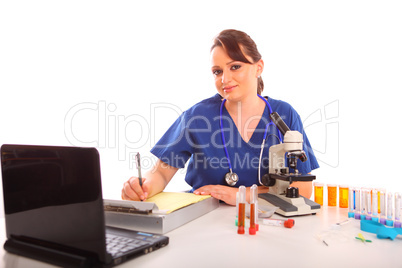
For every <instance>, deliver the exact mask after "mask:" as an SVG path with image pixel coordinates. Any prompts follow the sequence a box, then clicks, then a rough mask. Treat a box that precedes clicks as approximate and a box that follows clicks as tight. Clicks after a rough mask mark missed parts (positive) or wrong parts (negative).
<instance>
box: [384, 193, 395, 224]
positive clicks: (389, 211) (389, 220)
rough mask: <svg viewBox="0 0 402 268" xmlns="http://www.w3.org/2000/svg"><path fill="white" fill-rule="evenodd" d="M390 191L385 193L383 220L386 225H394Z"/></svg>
mask: <svg viewBox="0 0 402 268" xmlns="http://www.w3.org/2000/svg"><path fill="white" fill-rule="evenodd" d="M392 197H393V196H392V193H391V192H389V193H388V194H387V220H386V221H385V224H386V225H387V226H393V225H394V221H393V220H392V217H393V215H392V212H393V208H392V199H393V198H392Z"/></svg>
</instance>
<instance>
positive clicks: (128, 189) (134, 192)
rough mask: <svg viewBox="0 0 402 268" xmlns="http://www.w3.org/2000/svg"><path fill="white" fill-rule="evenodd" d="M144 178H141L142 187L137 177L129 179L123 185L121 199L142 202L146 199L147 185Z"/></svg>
mask: <svg viewBox="0 0 402 268" xmlns="http://www.w3.org/2000/svg"><path fill="white" fill-rule="evenodd" d="M145 182H146V178H142V187H141V186H140V181H139V179H138V178H137V177H131V178H130V179H128V181H126V182H125V183H124V185H123V189H122V190H121V198H122V199H123V200H132V201H144V200H146V199H147V198H148V193H149V189H148V184H147V183H145Z"/></svg>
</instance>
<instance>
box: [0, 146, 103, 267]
mask: <svg viewBox="0 0 402 268" xmlns="http://www.w3.org/2000/svg"><path fill="white" fill-rule="evenodd" d="M1 163H2V179H3V197H4V212H5V219H6V231H7V238H9V239H10V238H12V239H17V240H25V241H44V242H45V244H46V243H47V242H50V244H51V245H60V246H61V247H63V250H65V249H64V247H67V248H70V247H71V249H74V250H77V249H78V251H80V252H79V253H80V254H81V253H83V254H94V255H95V256H94V257H95V258H97V259H99V260H101V261H105V260H104V258H105V256H106V252H105V251H106V249H105V231H104V217H103V203H102V202H103V199H102V187H101V178H100V166H99V154H98V152H97V150H96V149H95V148H78V147H54V146H29V145H3V146H2V148H1Z"/></svg>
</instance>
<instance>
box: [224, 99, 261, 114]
mask: <svg viewBox="0 0 402 268" xmlns="http://www.w3.org/2000/svg"><path fill="white" fill-rule="evenodd" d="M225 107H226V110H228V112H229V114H230V115H231V116H232V117H236V118H237V117H238V115H239V114H241V115H242V116H246V117H250V116H255V115H262V112H263V111H264V109H265V103H264V101H263V100H261V99H260V97H258V96H257V95H249V96H247V97H244V98H242V99H241V100H238V101H230V100H227V101H226V103H225ZM261 109H262V112H261Z"/></svg>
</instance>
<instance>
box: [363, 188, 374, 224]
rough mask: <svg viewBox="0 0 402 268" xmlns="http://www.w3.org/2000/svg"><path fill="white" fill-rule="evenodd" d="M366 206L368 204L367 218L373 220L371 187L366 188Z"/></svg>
mask: <svg viewBox="0 0 402 268" xmlns="http://www.w3.org/2000/svg"><path fill="white" fill-rule="evenodd" d="M364 202H365V204H366V205H365V206H366V220H369V221H370V220H371V219H372V217H371V189H366V190H365V200H364Z"/></svg>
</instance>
